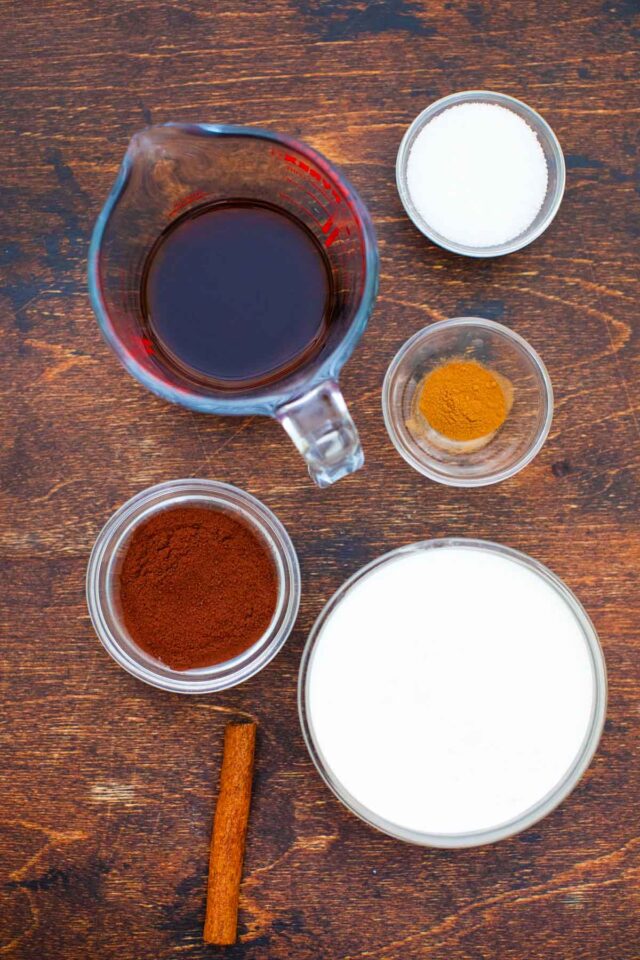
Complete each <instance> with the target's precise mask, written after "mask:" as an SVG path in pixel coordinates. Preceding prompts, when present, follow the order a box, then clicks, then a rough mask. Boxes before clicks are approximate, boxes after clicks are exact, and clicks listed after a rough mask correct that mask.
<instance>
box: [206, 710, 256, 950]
mask: <svg viewBox="0 0 640 960" xmlns="http://www.w3.org/2000/svg"><path fill="white" fill-rule="evenodd" d="M255 743H256V724H255V723H230V724H228V725H227V728H226V730H225V732H224V751H223V756H222V771H221V773H220V792H219V794H218V802H217V804H216V812H215V817H214V820H213V836H212V838H211V856H210V858H209V882H208V886H207V912H206V917H205V922H204V940H205V943H214V944H217V945H219V946H226V945H229V944H232V943H235V942H236V930H237V924H238V898H239V896H240V880H241V878H242V862H243V859H244V844H245V838H246V835H247V823H248V821H249V807H250V805H251V785H252V780H253V757H254V751H255Z"/></svg>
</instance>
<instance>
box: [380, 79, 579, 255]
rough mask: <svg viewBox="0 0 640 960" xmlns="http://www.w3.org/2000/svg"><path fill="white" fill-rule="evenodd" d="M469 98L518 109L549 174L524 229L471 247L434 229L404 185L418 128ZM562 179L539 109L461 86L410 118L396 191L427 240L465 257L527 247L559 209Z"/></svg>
mask: <svg viewBox="0 0 640 960" xmlns="http://www.w3.org/2000/svg"><path fill="white" fill-rule="evenodd" d="M470 102H471V103H491V104H496V105H497V106H500V107H506V108H507V109H508V110H511V111H513V112H514V113H517V114H518V116H520V117H522V119H523V120H524V121H525V122H526V123H527V124H528V125H529V126H530V127H531V129H532V130H533V131H534V133H536V134H537V137H538V140H539V141H540V146H541V147H542V149H543V151H544V155H545V157H546V160H547V170H548V175H549V180H548V184H547V193H546V196H545V198H544V201H543V203H542V207H541V208H540V211H539V212H538V215H537V216H536V218H535V220H534V221H533V222H532V223H531V224H530V226H529V227H527V229H526V230H525V231H523V232H522V233H521V234H519V236H517V237H514V238H513V240H509V241H508V242H507V243H501V244H498V245H497V246H492V247H470V246H467V245H465V244H460V243H455V242H454V241H452V240H449V239H447V237H444V236H443V235H442V234H441V233H438V232H437V231H436V230H433V229H432V228H431V227H430V226H429V224H428V223H427V221H426V220H425V219H424V218H423V217H422V216H421V214H420V213H419V211H418V210H417V208H416V207H415V206H414V203H413V201H412V199H411V195H410V193H409V188H408V185H407V165H408V161H409V154H410V152H411V148H412V146H413V143H414V141H415V139H416V137H417V136H418V134H419V133H420V131H421V130H422V129H423V128H424V127H425V126H426V125H427V124H428V123H429V122H430V121H431V120H433V118H434V117H435V116H437V115H438V114H439V113H442V112H443V111H444V110H447V109H448V108H449V107H454V106H456V105H457V104H460V103H470ZM565 179H566V169H565V163H564V155H563V153H562V147H561V146H560V143H559V142H558V138H557V137H556V135H555V133H554V132H553V130H552V129H551V127H550V126H549V124H548V123H547V122H546V120H543V119H542V117H541V116H540V114H539V113H536V111H535V110H532V109H531V107H529V106H527V104H526V103H523V102H522V101H521V100H516V99H515V98H514V97H509V96H507V95H506V94H504V93H494V92H492V91H491V90H464V91H462V92H461V93H452V94H450V96H448V97H443V98H442V99H441V100H436V102H435V103H432V104H431V106H429V107H427V108H426V110H423V111H422V113H420V114H418V116H417V117H416V119H415V120H414V121H413V123H412V124H411V126H410V127H409V129H408V130H407V132H406V133H405V135H404V137H403V138H402V142H401V144H400V148H399V150H398V157H397V160H396V183H397V186H398V193H399V194H400V199H401V200H402V204H403V206H404V208H405V210H406V211H407V214H408V215H409V217H410V218H411V220H413V222H414V224H415V225H416V227H417V228H418V230H420V232H421V233H423V234H424V235H425V237H428V238H429V240H432V241H433V243H437V244H438V246H439V247H443V248H444V249H445V250H450V251H451V252H452V253H460V254H463V255H464V256H467V257H501V256H503V255H504V254H506V253H513V252H514V251H515V250H520V249H521V248H522V247H526V246H527V244H529V243H531V242H532V241H533V240H535V239H536V237H539V236H540V234H541V233H543V232H544V231H545V230H546V229H547V227H548V226H549V224H550V223H551V221H552V220H553V218H554V217H555V215H556V213H557V212H558V208H559V207H560V203H561V201H562V196H563V194H564V185H565Z"/></svg>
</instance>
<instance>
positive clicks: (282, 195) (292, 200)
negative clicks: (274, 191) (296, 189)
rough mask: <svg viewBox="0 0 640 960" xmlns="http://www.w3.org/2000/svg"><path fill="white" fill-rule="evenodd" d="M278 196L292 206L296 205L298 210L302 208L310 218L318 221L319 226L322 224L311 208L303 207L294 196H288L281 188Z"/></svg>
mask: <svg viewBox="0 0 640 960" xmlns="http://www.w3.org/2000/svg"><path fill="white" fill-rule="evenodd" d="M294 186H297V184H294ZM278 196H279V197H280V198H281V199H282V200H286V201H287V203H292V204H293V205H294V207H297V208H298V210H302V212H303V213H305V214H306V215H307V216H308V217H310V218H311V219H312V220H315V221H316V223H319V224H320V226H322V220H320V218H319V217H317V216H316V215H315V213H314V212H313V210H311V209H310V208H309V207H305V206H304V204H302V203H300V202H299V201H298V200H296V199H295V197H292V196H290V195H289V194H288V193H284V192H283V191H282V190H281V191H280V193H279V194H278Z"/></svg>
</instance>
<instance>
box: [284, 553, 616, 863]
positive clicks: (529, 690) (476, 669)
mask: <svg viewBox="0 0 640 960" xmlns="http://www.w3.org/2000/svg"><path fill="white" fill-rule="evenodd" d="M298 692H299V709H300V718H301V723H302V729H303V733H304V737H305V740H306V743H307V747H308V749H309V752H310V754H311V757H312V759H313V761H314V763H315V765H316V767H317V769H318V771H319V773H320V774H321V776H322V777H323V779H324V780H325V782H326V783H327V785H328V786H329V787H330V788H331V790H333V792H334V793H335V794H336V796H337V797H338V798H339V799H340V800H341V801H342V802H343V803H344V804H345V805H346V807H348V809H349V810H351V811H352V812H353V813H355V814H356V815H357V816H359V817H360V818H361V819H363V820H364V821H366V822H367V823H369V824H370V825H372V826H374V827H377V828H378V829H379V830H381V831H383V832H384V833H387V834H389V835H391V836H393V837H397V838H399V839H401V840H406V841H409V842H411V843H416V844H422V845H425V846H434V847H447V848H456V847H472V846H478V845H480V844H485V843H492V842H495V841H497V840H501V839H503V838H506V837H510V836H512V835H513V834H516V833H518V832H520V831H521V830H525V829H527V828H528V827H530V826H531V825H532V824H534V823H536V822H537V821H538V820H540V819H541V818H542V817H544V816H546V815H547V814H548V813H550V812H551V811H552V810H553V809H554V808H555V807H556V806H557V805H558V804H559V803H561V802H562V801H563V800H564V799H565V798H566V797H567V796H568V794H569V793H570V792H571V791H572V790H573V788H574V787H575V786H576V784H577V783H578V781H579V780H580V778H581V776H582V775H583V773H584V772H585V770H586V769H587V767H588V765H589V763H590V761H591V758H592V757H593V754H594V752H595V750H596V747H597V745H598V741H599V739H600V734H601V731H602V727H603V723H604V718H605V710H606V700H607V681H606V668H605V662H604V657H603V653H602V649H601V647H600V643H599V641H598V637H597V634H596V632H595V629H594V627H593V625H592V623H591V621H590V619H589V617H588V615H587V614H586V612H585V610H584V609H583V607H582V606H581V604H580V603H579V601H578V600H577V599H576V597H575V596H574V595H573V593H572V592H571V591H570V590H569V589H568V587H567V586H566V585H565V584H564V583H563V582H562V581H561V580H560V579H559V578H558V577H557V576H555V574H553V573H552V572H551V571H550V570H549V569H547V568H546V567H545V566H543V565H542V564H540V563H538V562H537V561H535V560H532V559H531V558H530V557H527V556H526V555H525V554H522V553H519V552H518V551H516V550H512V549H509V548H507V547H503V546H500V545H499V544H495V543H489V542H486V541H481V540H467V539H441V540H427V541H422V542H420V543H416V544H413V545H411V546H408V547H403V548H401V549H399V550H394V551H392V552H391V553H387V554H385V555H384V556H382V557H379V558H378V559H377V560H374V561H373V562H372V563H370V564H368V565H367V566H366V567H364V568H363V569H362V570H360V571H359V572H358V573H356V574H355V576H353V577H352V578H351V579H350V580H348V581H347V582H346V583H345V584H344V585H343V586H342V587H341V588H340V589H339V590H338V591H337V593H336V594H334V596H333V597H332V599H331V600H330V601H329V603H328V604H327V605H326V607H325V608H324V610H323V611H322V613H321V614H320V616H319V618H318V620H317V621H316V623H315V625H314V627H313V629H312V631H311V634H310V636H309V639H308V641H307V644H306V647H305V651H304V654H303V658H302V663H301V667H300V680H299V688H298ZM550 829H552V827H551V826H550Z"/></svg>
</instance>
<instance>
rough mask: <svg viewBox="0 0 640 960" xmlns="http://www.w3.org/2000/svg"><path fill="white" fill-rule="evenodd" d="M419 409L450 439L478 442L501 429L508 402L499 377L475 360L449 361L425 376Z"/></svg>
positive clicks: (435, 428) (438, 431)
mask: <svg viewBox="0 0 640 960" xmlns="http://www.w3.org/2000/svg"><path fill="white" fill-rule="evenodd" d="M418 409H419V410H420V413H421V414H422V416H423V417H424V418H425V420H426V421H427V423H428V424H429V426H430V427H432V429H433V430H435V431H436V432H437V433H439V434H441V435H442V436H443V437H447V439H449V440H477V439H479V438H480V437H486V436H488V435H489V434H491V433H493V432H494V431H495V430H497V429H498V428H499V427H501V426H502V424H503V423H504V421H505V420H506V417H507V413H508V412H509V411H508V407H507V399H506V397H505V394H504V391H503V389H502V386H501V384H500V381H499V380H498V377H497V376H496V375H494V374H493V373H491V371H490V370H487V368H486V367H483V366H482V364H480V363H478V362H477V361H476V360H450V361H449V362H448V363H444V364H443V365H442V366H440V367H436V368H435V370H432V371H431V373H429V374H427V376H426V377H425V379H424V381H423V383H422V386H421V387H420V394H419V399H418Z"/></svg>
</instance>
